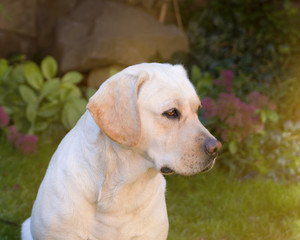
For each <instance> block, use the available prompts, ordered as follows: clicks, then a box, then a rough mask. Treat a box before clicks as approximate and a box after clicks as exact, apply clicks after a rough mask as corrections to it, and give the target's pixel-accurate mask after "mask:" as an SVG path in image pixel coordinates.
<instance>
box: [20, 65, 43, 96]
mask: <svg viewBox="0 0 300 240" xmlns="http://www.w3.org/2000/svg"><path fill="white" fill-rule="evenodd" d="M24 73H25V78H26V80H27V82H28V84H29V85H30V86H32V87H33V88H35V89H37V90H39V89H41V87H42V85H43V81H44V79H43V75H42V73H41V71H40V69H39V67H38V65H37V64H36V63H34V62H31V61H29V62H26V63H25V68H24Z"/></svg>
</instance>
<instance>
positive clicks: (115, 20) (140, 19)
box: [54, 0, 188, 71]
mask: <svg viewBox="0 0 300 240" xmlns="http://www.w3.org/2000/svg"><path fill="white" fill-rule="evenodd" d="M177 51H188V40H187V37H186V35H185V34H184V33H183V32H182V31H181V30H180V29H178V28H177V27H176V26H173V25H162V24H160V23H159V22H158V21H157V20H156V19H155V18H153V17H152V16H150V15H148V14H146V13H145V12H143V11H141V10H138V9H135V8H133V7H130V6H127V5H125V4H122V3H118V2H113V1H104V0H86V1H82V2H81V3H80V4H79V5H78V6H77V7H76V8H74V10H73V11H72V12H71V13H70V14H69V15H67V16H66V17H63V18H62V19H61V20H60V21H59V22H58V25H57V29H56V39H55V47H54V53H56V56H57V57H58V58H59V61H60V66H61V70H62V71H68V70H72V69H77V70H80V71H88V70H91V69H93V68H97V67H101V66H109V65H112V64H117V65H123V66H128V65H132V64H136V63H140V62H145V61H148V60H149V58H151V57H152V56H154V55H157V53H158V54H159V55H160V56H161V57H162V58H164V59H168V58H170V57H171V56H172V55H173V54H174V53H175V52H177Z"/></svg>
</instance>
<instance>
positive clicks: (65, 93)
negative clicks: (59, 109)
mask: <svg viewBox="0 0 300 240" xmlns="http://www.w3.org/2000/svg"><path fill="white" fill-rule="evenodd" d="M59 94H60V100H61V101H66V100H71V99H73V98H80V97H81V91H80V89H79V88H78V87H77V86H75V85H73V84H72V83H68V82H65V83H61V84H60V91H59Z"/></svg>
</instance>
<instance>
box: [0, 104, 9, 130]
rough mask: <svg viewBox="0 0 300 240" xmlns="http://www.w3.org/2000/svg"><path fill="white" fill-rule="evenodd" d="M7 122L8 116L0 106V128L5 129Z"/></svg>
mask: <svg viewBox="0 0 300 240" xmlns="http://www.w3.org/2000/svg"><path fill="white" fill-rule="evenodd" d="M9 120H10V119H9V116H8V115H7V114H6V112H5V110H4V108H3V107H1V106H0V127H6V126H7V125H8V123H9Z"/></svg>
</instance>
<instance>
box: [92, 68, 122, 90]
mask: <svg viewBox="0 0 300 240" xmlns="http://www.w3.org/2000/svg"><path fill="white" fill-rule="evenodd" d="M124 68H125V67H123V66H118V65H112V66H110V67H103V68H95V69H93V70H92V71H91V72H90V73H89V76H88V78H87V85H88V86H89V87H94V88H98V87H99V86H100V85H101V84H102V83H103V82H104V81H105V80H106V79H108V78H109V77H110V76H112V75H113V74H115V73H117V72H120V71H121V70H123V69H124Z"/></svg>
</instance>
